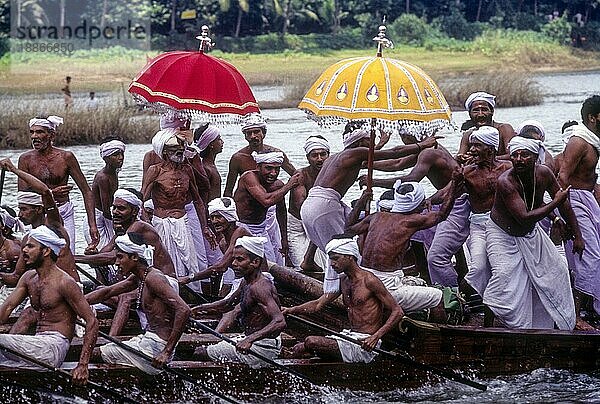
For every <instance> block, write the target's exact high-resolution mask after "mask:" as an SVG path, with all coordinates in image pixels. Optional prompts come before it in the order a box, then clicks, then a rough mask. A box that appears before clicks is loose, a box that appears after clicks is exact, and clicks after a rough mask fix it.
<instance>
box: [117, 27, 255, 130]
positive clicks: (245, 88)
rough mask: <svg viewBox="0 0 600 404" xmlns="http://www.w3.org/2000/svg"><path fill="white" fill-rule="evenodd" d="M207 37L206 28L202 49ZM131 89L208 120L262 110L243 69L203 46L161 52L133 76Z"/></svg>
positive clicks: (160, 107)
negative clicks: (205, 49) (199, 48)
mask: <svg viewBox="0 0 600 404" xmlns="http://www.w3.org/2000/svg"><path fill="white" fill-rule="evenodd" d="M203 28H204V27H203ZM203 31H204V30H203ZM204 38H206V32H203V35H202V38H200V37H199V39H201V41H202V45H201V49H202V48H204V46H203V44H205V43H206V42H205V41H206V39H204ZM208 41H210V40H209V39H208ZM129 92H130V93H132V94H133V96H134V98H135V99H136V100H137V101H138V102H139V103H140V104H142V105H145V106H148V107H150V108H152V109H154V110H156V111H158V112H161V113H165V112H169V110H171V111H172V110H176V111H178V112H179V114H184V115H187V116H188V117H189V118H192V117H199V118H201V119H202V120H205V121H220V122H238V121H239V120H240V119H241V117H242V116H243V115H246V114H249V113H260V109H259V108H258V103H257V102H256V99H255V98H254V95H253V94H252V90H250V86H249V85H248V83H247V82H246V79H244V77H243V76H242V75H241V73H240V72H239V71H238V70H237V69H236V68H235V67H234V66H233V65H231V64H230V63H228V62H226V61H224V60H222V59H219V58H216V57H213V56H209V55H207V54H205V53H204V52H203V51H202V50H200V51H197V52H189V51H174V52H167V53H163V54H161V55H158V56H157V57H155V58H154V59H152V60H150V61H149V62H148V64H147V65H146V66H145V67H144V68H143V69H142V71H141V72H140V73H139V74H138V75H137V76H136V77H135V78H134V79H133V82H132V83H131V84H130V85H129Z"/></svg>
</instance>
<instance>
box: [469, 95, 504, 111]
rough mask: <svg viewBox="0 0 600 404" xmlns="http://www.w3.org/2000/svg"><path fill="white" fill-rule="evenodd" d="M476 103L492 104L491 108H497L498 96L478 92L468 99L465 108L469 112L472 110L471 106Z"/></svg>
mask: <svg viewBox="0 0 600 404" xmlns="http://www.w3.org/2000/svg"><path fill="white" fill-rule="evenodd" d="M475 101H485V102H487V103H488V104H490V106H491V107H492V108H496V96H495V95H492V94H488V93H486V92H483V91H478V92H476V93H473V94H471V95H469V96H468V97H467V100H466V101H465V108H466V109H467V111H470V110H471V105H473V103H474V102H475Z"/></svg>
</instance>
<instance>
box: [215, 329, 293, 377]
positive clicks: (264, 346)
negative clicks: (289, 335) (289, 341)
mask: <svg viewBox="0 0 600 404" xmlns="http://www.w3.org/2000/svg"><path fill="white" fill-rule="evenodd" d="M244 338H246V336H245V335H244V334H242V335H238V336H236V337H233V338H232V340H234V341H235V342H238V341H241V340H243V339H244ZM252 350H253V351H254V352H256V353H259V354H261V355H262V356H264V357H266V358H268V359H275V358H277V356H279V353H280V352H281V336H278V337H277V338H263V339H261V340H258V341H255V342H253V343H252ZM206 353H207V354H208V356H209V357H210V358H211V359H212V360H213V361H220V362H236V363H245V364H246V365H248V366H250V367H251V368H253V369H258V368H261V367H266V366H269V365H268V364H267V363H266V362H264V361H262V360H260V359H258V358H257V357H256V356H253V355H249V354H244V353H241V352H239V351H238V350H237V349H236V348H235V346H234V345H231V344H230V343H228V342H225V341H221V342H219V343H218V344H215V345H210V346H208V347H206Z"/></svg>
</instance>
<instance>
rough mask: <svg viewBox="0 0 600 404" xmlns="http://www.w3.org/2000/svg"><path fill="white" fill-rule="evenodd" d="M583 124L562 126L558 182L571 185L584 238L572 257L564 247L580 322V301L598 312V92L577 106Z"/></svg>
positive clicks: (574, 208) (599, 129) (599, 229)
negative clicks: (588, 302)
mask: <svg viewBox="0 0 600 404" xmlns="http://www.w3.org/2000/svg"><path fill="white" fill-rule="evenodd" d="M581 119H582V120H583V123H580V124H578V125H575V126H571V127H568V128H567V129H565V132H564V134H565V139H566V141H567V145H566V146H565V150H564V151H563V153H562V162H561V165H560V173H559V174H558V182H559V183H560V185H561V186H562V187H563V188H566V187H567V186H571V190H570V191H569V198H570V201H571V206H572V207H573V211H574V212H575V216H576V217H577V222H578V223H579V229H580V230H581V234H582V236H583V239H584V240H585V251H584V252H583V255H582V256H581V257H576V256H575V257H574V256H572V255H571V254H569V253H570V250H571V249H570V248H567V251H566V252H567V258H568V259H569V267H570V268H572V269H573V270H574V271H573V272H574V294H575V308H576V312H577V319H578V322H581V318H580V315H579V314H580V309H581V304H582V302H581V300H582V299H584V298H585V297H591V298H592V299H593V306H594V311H596V313H600V220H599V218H600V207H598V202H597V201H596V199H595V198H594V194H593V191H594V188H595V186H596V179H597V175H596V166H597V165H598V155H599V154H600V95H594V96H592V97H590V98H588V99H586V100H585V101H584V102H583V105H582V107H581ZM582 324H583V323H582Z"/></svg>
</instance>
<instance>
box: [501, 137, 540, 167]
mask: <svg viewBox="0 0 600 404" xmlns="http://www.w3.org/2000/svg"><path fill="white" fill-rule="evenodd" d="M517 150H529V151H530V152H532V153H533V154H537V155H538V159H537V162H538V163H539V164H543V163H544V161H545V158H546V149H545V148H544V143H543V142H542V141H541V140H536V139H528V138H525V137H522V136H515V137H513V138H512V139H510V142H508V152H509V153H510V154H511V155H512V154H513V153H514V152H516V151H517Z"/></svg>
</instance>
